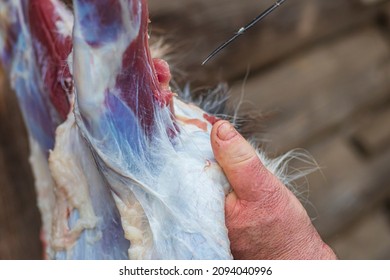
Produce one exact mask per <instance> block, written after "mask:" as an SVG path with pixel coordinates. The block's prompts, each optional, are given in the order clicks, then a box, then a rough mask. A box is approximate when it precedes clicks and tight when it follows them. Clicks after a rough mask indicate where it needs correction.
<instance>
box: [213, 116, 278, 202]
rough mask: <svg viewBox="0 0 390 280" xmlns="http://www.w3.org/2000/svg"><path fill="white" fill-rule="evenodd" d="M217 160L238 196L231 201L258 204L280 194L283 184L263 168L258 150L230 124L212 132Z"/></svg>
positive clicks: (222, 125) (219, 123) (222, 123)
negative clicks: (254, 202)
mask: <svg viewBox="0 0 390 280" xmlns="http://www.w3.org/2000/svg"><path fill="white" fill-rule="evenodd" d="M211 145H212V148H213V152H214V156H215V158H216V160H217V161H218V163H219V165H220V166H221V167H222V169H223V171H224V173H225V175H226V177H227V179H228V180H229V182H230V184H231V186H232V188H233V190H234V192H235V194H234V195H233V196H231V197H230V198H229V197H228V198H227V199H233V200H236V199H241V200H246V201H257V200H259V199H262V198H263V199H266V198H267V197H268V198H269V196H270V195H273V194H275V192H277V191H278V190H280V186H281V185H282V184H281V183H280V181H279V180H278V179H277V178H276V177H275V176H274V175H273V174H272V173H271V172H270V171H268V169H267V168H266V167H265V166H264V165H263V164H262V162H261V161H260V159H259V157H258V156H257V154H256V151H255V149H254V148H253V147H252V146H251V145H250V144H249V143H248V142H247V141H246V140H245V139H244V138H243V137H242V136H241V135H240V134H239V133H238V132H237V131H236V130H235V129H234V127H233V126H232V125H231V124H230V123H229V122H227V121H218V122H217V123H216V124H214V126H213V129H212V131H211Z"/></svg>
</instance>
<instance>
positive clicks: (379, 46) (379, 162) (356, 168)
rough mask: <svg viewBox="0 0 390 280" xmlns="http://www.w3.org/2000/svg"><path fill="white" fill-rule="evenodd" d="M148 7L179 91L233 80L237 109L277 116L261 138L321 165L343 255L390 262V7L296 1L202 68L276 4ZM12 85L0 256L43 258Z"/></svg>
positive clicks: (319, 211)
mask: <svg viewBox="0 0 390 280" xmlns="http://www.w3.org/2000/svg"><path fill="white" fill-rule="evenodd" d="M149 3H150V14H151V15H150V17H151V20H152V33H153V34H163V35H164V37H165V40H166V42H167V43H168V44H169V45H170V46H171V50H172V56H171V58H170V59H169V60H170V62H171V64H172V70H173V72H174V73H175V74H176V75H177V76H179V77H180V78H177V81H178V83H179V84H180V85H181V86H184V83H185V81H190V82H191V84H192V86H193V88H197V87H199V86H214V85H216V84H217V83H218V82H221V81H224V82H228V83H229V85H230V88H231V90H230V94H231V100H232V103H237V98H238V97H239V96H240V94H241V92H242V89H244V93H245V95H244V100H245V102H246V103H247V104H251V106H252V107H254V108H258V110H261V111H264V112H267V113H269V114H270V116H271V118H270V119H269V121H267V123H266V124H265V130H266V134H265V135H263V138H264V139H268V140H269V143H268V144H267V149H268V150H270V152H271V153H272V154H275V155H276V154H280V153H282V152H285V151H287V150H289V149H291V148H304V149H306V150H307V151H309V153H311V154H312V155H313V156H314V158H315V159H316V160H317V162H318V164H319V165H320V166H321V167H322V172H316V173H314V174H312V175H310V176H309V177H308V182H309V187H308V189H306V192H305V189H303V191H302V192H303V193H302V196H305V197H307V199H308V201H309V202H310V203H309V202H308V203H306V207H307V210H308V212H309V213H310V216H311V217H312V218H313V220H314V224H315V225H316V227H317V228H318V230H319V231H320V234H321V235H322V236H323V237H324V239H325V240H326V241H327V242H328V243H329V244H330V245H331V246H332V247H333V248H334V249H335V251H336V252H337V254H338V255H339V257H340V258H342V259H390V1H376V0H290V1H286V3H285V4H284V5H283V7H281V8H280V9H278V11H277V12H275V13H274V14H272V15H271V16H269V18H267V19H266V20H265V21H264V22H263V23H260V24H259V25H258V26H256V27H255V28H254V29H253V30H251V31H249V32H248V33H247V34H245V35H244V36H242V38H240V39H239V40H238V41H236V42H235V43H234V44H233V45H231V46H230V47H229V48H228V49H226V50H224V51H223V52H222V53H220V55H218V56H217V57H216V58H215V59H214V60H212V61H210V62H209V64H207V65H206V66H204V67H201V66H200V63H201V62H202V60H203V59H204V58H205V57H206V56H207V55H208V53H209V52H211V51H212V50H213V49H214V48H215V47H216V46H218V45H219V44H220V43H221V42H223V41H224V40H225V39H227V38H228V37H229V36H230V35H232V33H233V32H234V31H237V30H238V28H239V27H241V26H243V25H244V24H246V23H247V22H248V21H249V20H251V19H252V18H253V17H254V16H256V13H258V12H260V11H261V10H263V9H265V8H266V7H268V6H269V5H270V4H272V3H273V0H260V1H259V0H242V1H228V0H212V1H206V0H170V1H160V0H150V1H149ZM246 74H248V79H247V80H246V82H245V83H244V80H245V79H244V78H245V76H246ZM177 76H176V77H177ZM7 87H8V86H7V82H6V80H5V79H4V77H3V76H1V75H0V88H1V92H0V96H1V98H0V133H1V138H0V167H1V168H0V203H1V205H0V258H40V257H41V254H42V253H41V251H40V247H39V241H38V235H39V215H38V211H37V209H36V207H35V197H34V195H33V179H32V176H31V172H30V171H29V167H28V162H27V149H28V145H27V140H26V138H25V137H26V136H25V132H24V131H23V125H22V122H21V118H20V114H19V112H18V110H17V107H16V103H15V99H14V96H13V95H12V94H10V93H9V90H8V89H7ZM243 108H245V106H243ZM22 131H23V133H22ZM4 209H5V210H4ZM11 214H12V217H13V218H12V219H11V218H10V215H11ZM16 217H18V218H16Z"/></svg>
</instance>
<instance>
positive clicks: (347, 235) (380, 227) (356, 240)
mask: <svg viewBox="0 0 390 280" xmlns="http://www.w3.org/2000/svg"><path fill="white" fill-rule="evenodd" d="M329 244H330V246H331V247H332V248H333V249H334V250H335V252H336V254H337V255H338V257H339V258H340V259H351V260H356V259H363V260H364V259H376V260H378V259H388V258H389V257H390V224H389V217H388V215H387V213H386V212H385V211H383V209H377V210H375V211H374V212H373V213H369V214H368V215H366V216H364V217H363V218H362V219H361V220H359V222H358V223H356V224H355V225H354V226H352V227H351V228H349V229H348V230H347V231H345V232H343V233H342V234H339V235H338V236H337V237H335V238H333V239H331V240H329Z"/></svg>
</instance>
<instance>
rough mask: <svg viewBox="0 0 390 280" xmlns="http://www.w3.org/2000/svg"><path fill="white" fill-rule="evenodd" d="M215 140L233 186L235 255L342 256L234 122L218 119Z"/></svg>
mask: <svg viewBox="0 0 390 280" xmlns="http://www.w3.org/2000/svg"><path fill="white" fill-rule="evenodd" d="M211 144H212V147H213V151H214V155H215V158H216V160H217V161H218V163H219V165H220V166H221V167H222V169H223V171H224V173H225V175H226V177H227V178H228V180H229V182H230V184H231V186H232V188H233V191H232V192H231V193H229V194H228V195H227V197H226V202H225V216H226V218H225V219H226V226H227V228H228V234H229V239H230V243H231V250H232V254H233V256H234V258H235V259H336V255H335V254H334V252H333V251H332V249H330V247H329V246H328V245H326V244H325V243H324V242H323V241H322V239H321V237H320V236H319V234H318V232H317V230H316V229H315V228H314V226H313V225H312V223H311V221H310V219H309V216H308V215H307V213H306V210H305V209H304V208H303V206H302V205H301V203H300V202H299V200H298V199H297V198H296V197H295V196H294V195H293V193H292V192H291V191H290V190H289V189H287V187H286V186H284V185H283V184H282V183H281V182H280V181H279V180H278V178H276V177H275V176H274V175H273V174H272V173H271V172H270V171H268V170H267V169H266V168H265V166H264V165H263V164H262V163H261V161H260V159H259V158H258V156H257V154H256V152H255V150H254V148H253V147H252V146H251V145H250V144H249V143H248V142H247V141H246V140H245V139H244V138H243V137H242V136H241V135H240V134H239V133H238V132H237V131H236V130H235V129H234V128H233V126H232V125H230V123H228V122H227V121H218V122H217V123H216V124H214V126H213V129H212V132H211Z"/></svg>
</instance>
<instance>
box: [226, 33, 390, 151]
mask: <svg viewBox="0 0 390 280" xmlns="http://www.w3.org/2000/svg"><path fill="white" fill-rule="evenodd" d="M389 58H390V52H389V48H388V44H387V41H386V39H384V38H383V37H382V35H381V33H380V32H378V31H377V30H376V29H373V28H365V29H362V30H360V31H358V32H354V33H352V34H349V36H346V37H343V38H340V39H339V40H336V41H333V42H329V43H328V44H326V45H321V46H319V47H316V48H314V49H312V50H311V51H308V52H306V53H304V54H301V55H298V56H296V57H294V58H291V59H289V60H287V61H285V62H284V63H282V64H280V65H278V66H275V67H274V68H272V69H270V70H269V71H267V72H265V73H263V74H259V75H256V76H254V77H250V79H249V80H248V82H247V83H246V85H245V100H246V101H247V102H250V103H252V104H253V105H254V107H256V108H260V109H261V110H263V111H265V112H268V111H274V116H273V118H272V120H271V121H270V122H268V123H267V126H268V135H267V138H268V139H271V140H272V143H271V146H272V148H273V149H276V150H277V151H286V150H289V149H291V148H296V147H303V146H304V144H305V142H307V141H309V140H310V139H312V138H313V137H316V136H317V137H318V135H319V134H320V133H322V132H323V131H324V130H325V129H329V128H331V127H335V126H337V125H339V124H340V122H343V121H344V120H346V119H347V118H348V117H350V116H351V115H352V114H354V113H356V112H357V111H358V110H360V109H362V108H367V107H370V106H371V105H373V104H377V103H381V102H383V101H384V100H386V99H389V98H390V62H389ZM241 87H242V83H237V84H236V85H234V86H233V87H232V92H233V95H235V96H238V95H239V94H240V92H241ZM260 109H259V110H260ZM244 110H245V107H244Z"/></svg>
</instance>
